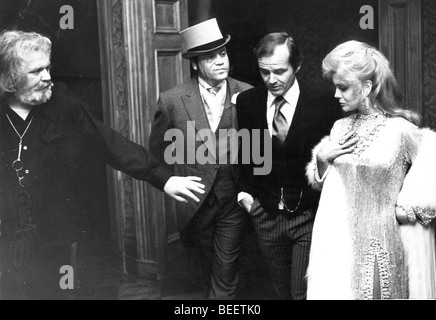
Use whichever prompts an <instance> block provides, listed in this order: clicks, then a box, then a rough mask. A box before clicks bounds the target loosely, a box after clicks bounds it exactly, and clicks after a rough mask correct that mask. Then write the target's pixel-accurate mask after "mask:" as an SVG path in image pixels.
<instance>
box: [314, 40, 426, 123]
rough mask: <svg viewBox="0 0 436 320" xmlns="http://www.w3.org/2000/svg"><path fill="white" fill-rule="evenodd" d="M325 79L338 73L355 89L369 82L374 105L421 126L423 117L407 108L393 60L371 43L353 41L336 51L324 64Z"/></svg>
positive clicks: (343, 44)
mask: <svg viewBox="0 0 436 320" xmlns="http://www.w3.org/2000/svg"><path fill="white" fill-rule="evenodd" d="M322 72H323V76H324V77H325V78H328V79H330V80H331V79H332V77H333V75H334V74H336V75H337V76H338V77H339V78H340V79H341V80H343V81H344V82H346V83H348V84H350V85H351V86H353V87H354V89H361V88H362V84H363V83H364V82H365V81H368V80H369V81H371V82H372V89H371V92H370V94H369V99H370V101H371V103H372V104H373V105H375V106H377V107H378V108H379V109H381V111H383V112H384V113H386V114H389V115H391V116H397V117H398V116H400V117H403V118H405V119H406V120H408V121H410V122H412V123H414V124H415V125H419V124H420V121H421V117H420V116H419V115H418V114H417V113H416V112H414V111H411V110H406V109H404V107H403V93H402V92H401V89H400V87H399V85H398V83H397V81H396V79H395V77H394V74H393V72H392V70H391V68H390V66H389V61H388V60H387V59H386V57H385V56H384V55H383V54H382V53H381V52H380V51H379V50H377V49H376V48H374V47H373V46H370V45H369V44H367V43H364V42H359V41H355V40H350V41H347V42H344V43H342V44H340V45H338V46H337V47H336V48H334V49H333V50H332V51H331V52H330V53H329V54H328V55H327V56H326V57H325V58H324V60H323V62H322Z"/></svg>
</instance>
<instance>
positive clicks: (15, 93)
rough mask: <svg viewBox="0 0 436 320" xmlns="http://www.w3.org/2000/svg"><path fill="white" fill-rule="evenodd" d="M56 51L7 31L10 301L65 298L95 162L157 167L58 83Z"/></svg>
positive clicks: (3, 215)
mask: <svg viewBox="0 0 436 320" xmlns="http://www.w3.org/2000/svg"><path fill="white" fill-rule="evenodd" d="M50 54H51V42H50V40H49V39H48V38H46V37H44V36H42V35H40V34H37V33H33V32H22V31H5V32H3V33H1V34H0V137H1V138H0V219H1V238H0V239H1V251H0V261H1V279H0V282H1V298H2V299H63V298H65V294H64V293H65V291H62V290H61V288H60V285H59V283H60V279H61V277H62V276H63V274H60V268H61V266H62V265H72V264H73V265H74V261H75V260H76V258H77V255H76V252H77V250H78V251H79V252H80V250H81V243H80V241H78V240H79V239H80V235H81V234H85V233H87V232H88V233H89V232H92V231H93V230H90V229H92V224H91V223H90V219H91V218H92V217H93V214H94V213H95V212H94V211H93V208H92V205H93V204H92V203H93V202H92V200H93V199H89V198H90V197H89V194H87V190H90V189H89V188H91V187H92V186H94V187H95V181H92V177H89V175H87V172H89V166H90V163H97V165H101V166H103V170H104V166H105V165H106V164H108V165H110V166H111V167H113V168H114V169H116V170H120V171H122V172H124V173H126V174H128V175H130V176H131V177H134V178H136V179H141V180H146V179H147V178H146V177H147V173H148V169H149V160H150V157H149V154H148V151H147V150H145V149H144V148H143V147H142V146H140V145H137V144H135V143H133V142H131V141H129V140H127V139H125V138H124V137H123V136H121V135H120V134H118V133H117V132H115V131H114V130H112V129H110V128H109V127H107V126H105V125H104V124H103V123H101V122H100V121H98V120H96V119H93V118H92V116H91V115H90V113H89V112H88V110H87V107H86V105H85V104H84V103H83V102H82V101H80V100H79V99H78V98H77V97H75V96H74V95H73V94H72V93H71V92H69V91H68V90H67V89H66V87H65V88H64V86H62V85H60V84H56V85H53V82H52V81H51V77H50ZM93 168H95V167H93ZM87 169H88V171H87ZM78 264H79V262H78ZM74 271H75V272H76V271H77V270H74ZM75 274H76V273H75ZM68 292H70V293H71V290H69V291H68ZM73 292H74V291H73ZM69 296H70V295H69Z"/></svg>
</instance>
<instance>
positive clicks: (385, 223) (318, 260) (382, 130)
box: [307, 114, 436, 299]
mask: <svg viewBox="0 0 436 320" xmlns="http://www.w3.org/2000/svg"><path fill="white" fill-rule="evenodd" d="M350 130H354V131H355V132H356V133H357V137H358V140H359V142H358V144H357V147H356V149H355V150H354V151H353V153H350V154H345V155H342V156H339V157H337V158H336V159H335V160H334V161H333V163H332V164H331V165H330V167H329V168H328V170H327V172H326V174H325V176H324V177H321V178H320V177H319V175H318V173H317V171H316V166H315V162H316V152H317V150H319V149H320V147H321V146H322V145H323V144H324V143H326V142H327V139H328V138H324V139H323V140H322V141H321V142H320V144H319V145H318V146H317V147H315V149H314V153H313V159H312V162H311V163H310V164H309V165H308V167H307V174H308V177H309V176H310V175H311V174H313V175H314V176H315V177H316V178H315V180H314V179H311V178H310V177H309V180H310V181H311V183H313V185H314V186H315V187H316V185H318V187H320V188H321V187H322V192H321V198H320V203H319V207H318V211H317V213H316V218H315V222H314V227H313V235H312V245H311V252H310V260H309V267H308V272H307V274H308V295H307V296H308V299H372V298H374V292H378V293H379V294H380V298H381V299H407V298H409V297H410V293H409V270H408V269H409V266H408V263H407V261H408V260H407V259H406V257H405V247H404V245H403V242H404V239H403V240H402V235H401V225H400V224H399V222H398V221H397V219H396V216H395V206H396V204H397V200H398V196H399V193H400V191H401V188H402V185H403V183H404V180H405V177H406V175H407V173H408V170H409V169H410V166H411V165H412V164H413V162H414V160H415V158H416V156H417V153H418V151H419V147H420V144H421V143H422V130H421V129H419V128H418V127H416V126H415V125H413V124H412V123H410V122H408V121H407V120H405V119H403V118H400V117H390V116H388V115H384V114H373V115H369V116H362V115H358V114H353V115H350V116H348V117H346V118H343V119H341V120H338V121H337V122H336V123H335V125H334V126H333V128H332V130H331V134H330V139H337V140H339V139H340V138H341V137H342V136H343V135H344V134H345V133H347V132H349V131H350ZM435 146H436V145H435ZM312 170H313V171H312ZM430 170H433V171H434V168H432V169H430ZM434 191H435V192H436V190H434ZM433 194H435V193H433ZM417 224H418V223H417ZM416 228H421V229H422V230H421V229H416V230H418V231H416V232H420V233H422V234H424V235H423V237H424V240H423V242H421V243H419V244H418V247H425V248H424V249H423V250H424V251H425V252H420V253H419V254H421V255H425V254H427V255H429V256H428V261H432V265H430V267H428V268H427V269H431V270H430V272H429V273H430V276H431V277H432V279H430V280H429V281H430V283H434V279H435V272H434V269H435V268H434V260H435V245H434V226H433V225H428V226H416ZM414 230H415V229H414ZM413 232H415V231H413ZM412 237H413V238H416V237H415V236H414V235H412ZM431 240H433V241H431ZM419 250H421V249H419ZM412 251H413V250H412ZM425 259H426V261H427V257H426V258H425ZM419 272H420V271H419ZM374 279H379V284H380V287H379V290H378V288H377V290H376V291H374V283H375V281H374ZM427 280H428V279H427ZM434 287H435V286H434V285H432V288H431V289H430V293H429V294H430V295H433V294H434V291H435V288H434ZM433 298H434V296H433Z"/></svg>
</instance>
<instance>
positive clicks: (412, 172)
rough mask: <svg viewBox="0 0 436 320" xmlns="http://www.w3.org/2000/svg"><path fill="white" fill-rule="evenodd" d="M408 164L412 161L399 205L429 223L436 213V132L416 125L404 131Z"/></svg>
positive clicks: (400, 194)
mask: <svg viewBox="0 0 436 320" xmlns="http://www.w3.org/2000/svg"><path fill="white" fill-rule="evenodd" d="M402 144H403V146H404V161H405V165H407V166H408V165H410V169H409V171H408V173H407V174H406V177H405V179H404V183H403V186H402V188H401V191H400V193H399V195H398V200H397V206H401V207H403V208H404V209H405V211H406V212H409V213H410V214H412V215H413V214H415V216H416V220H417V221H418V222H420V223H421V224H423V225H428V224H429V223H430V222H431V221H432V220H433V219H434V218H435V216H436V196H435V195H436V171H435V170H434V164H435V163H436V133H435V132H434V131H432V130H430V129H418V128H417V127H413V128H412V129H411V130H407V131H406V132H405V133H404V134H403V138H402Z"/></svg>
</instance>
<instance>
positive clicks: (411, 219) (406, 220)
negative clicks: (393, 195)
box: [395, 206, 416, 224]
mask: <svg viewBox="0 0 436 320" xmlns="http://www.w3.org/2000/svg"><path fill="white" fill-rule="evenodd" d="M395 216H396V217H397V220H398V221H399V222H400V223H401V224H413V223H415V222H416V215H415V212H414V211H413V209H412V208H410V207H406V208H405V207H402V206H396V207H395Z"/></svg>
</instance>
